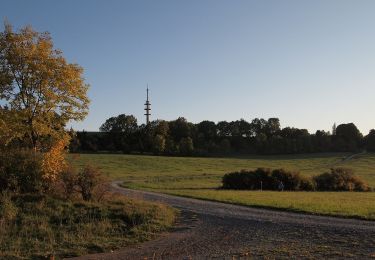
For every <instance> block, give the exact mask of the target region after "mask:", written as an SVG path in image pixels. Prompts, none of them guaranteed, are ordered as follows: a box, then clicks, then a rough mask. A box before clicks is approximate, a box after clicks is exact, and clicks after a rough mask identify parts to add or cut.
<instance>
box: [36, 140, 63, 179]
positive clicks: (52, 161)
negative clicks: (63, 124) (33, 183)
mask: <svg viewBox="0 0 375 260" xmlns="http://www.w3.org/2000/svg"><path fill="white" fill-rule="evenodd" d="M67 140H68V139H60V140H59V141H57V142H56V143H54V145H53V146H52V147H51V149H50V150H49V151H48V152H46V153H45V154H44V155H43V161H42V170H43V178H44V179H45V180H46V181H48V182H53V181H55V180H56V178H57V177H58V175H59V174H60V173H61V172H62V171H63V170H64V169H66V167H67V163H66V161H65V146H66V145H67Z"/></svg>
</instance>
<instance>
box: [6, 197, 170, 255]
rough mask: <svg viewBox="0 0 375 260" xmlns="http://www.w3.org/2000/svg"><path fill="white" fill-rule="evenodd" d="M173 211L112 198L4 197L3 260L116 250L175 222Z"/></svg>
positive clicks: (160, 206)
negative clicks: (83, 199)
mask: <svg viewBox="0 0 375 260" xmlns="http://www.w3.org/2000/svg"><path fill="white" fill-rule="evenodd" d="M173 221H174V210H172V209H171V208H169V207H165V206H163V205H159V204H156V203H146V202H142V201H135V200H129V199H126V198H124V197H122V196H115V197H110V198H109V199H108V200H107V201H104V202H101V203H93V202H92V203H91V202H90V203H89V202H83V201H81V202H79V201H77V202H69V201H64V200H60V199H55V198H52V197H48V196H41V195H22V196H13V198H12V199H10V197H9V196H5V195H0V230H1V232H0V259H47V258H46V256H48V255H55V256H56V257H57V259H60V258H61V257H71V256H79V255H82V254H87V253H96V252H104V251H109V250H113V249H116V248H120V247H123V246H126V245H128V244H132V243H135V242H140V241H144V240H148V239H151V238H153V237H154V236H155V233H156V232H158V231H160V230H163V229H165V228H167V227H168V226H171V225H172V223H173Z"/></svg>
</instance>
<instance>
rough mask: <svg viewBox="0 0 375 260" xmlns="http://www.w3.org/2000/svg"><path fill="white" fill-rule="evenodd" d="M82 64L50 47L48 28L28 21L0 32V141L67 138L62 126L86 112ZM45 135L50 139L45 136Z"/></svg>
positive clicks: (37, 142) (41, 143)
mask: <svg viewBox="0 0 375 260" xmlns="http://www.w3.org/2000/svg"><path fill="white" fill-rule="evenodd" d="M88 87H89V86H88V85H87V84H86V83H85V81H84V78H83V69H82V67H80V66H79V65H77V64H71V63H68V62H67V61H66V60H65V58H64V57H63V56H62V52H61V51H59V50H56V49H54V48H53V42H52V39H51V37H50V34H49V33H47V32H45V33H39V32H36V31H34V30H33V29H32V28H31V27H30V26H26V27H24V28H22V29H20V30H19V31H18V32H14V31H13V29H12V26H11V25H10V24H8V23H5V29H4V31H3V32H1V33H0V144H5V145H6V144H8V143H9V142H10V141H12V140H13V139H15V138H20V139H23V140H27V145H28V146H29V147H30V148H33V149H34V150H35V151H38V150H44V151H47V150H50V149H51V147H52V146H53V145H56V143H57V142H59V141H60V140H67V139H66V138H67V132H66V131H65V129H64V127H65V125H66V124H67V123H68V122H69V121H70V120H83V118H84V117H85V116H86V115H87V112H88V104H89V99H88V97H87V90H88ZM47 140H48V141H47Z"/></svg>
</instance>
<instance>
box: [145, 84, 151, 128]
mask: <svg viewBox="0 0 375 260" xmlns="http://www.w3.org/2000/svg"><path fill="white" fill-rule="evenodd" d="M148 91H149V89H148V84H147V99H146V103H145V111H146V114H145V116H146V124H147V125H148V124H149V123H150V116H151V113H150V111H151V103H150V101H149V100H148Z"/></svg>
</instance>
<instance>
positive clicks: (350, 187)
mask: <svg viewBox="0 0 375 260" xmlns="http://www.w3.org/2000/svg"><path fill="white" fill-rule="evenodd" d="M314 180H315V182H316V185H317V189H318V190H320V191H369V190H370V188H369V186H368V185H367V183H365V182H364V181H363V180H361V179H360V178H359V177H357V176H355V175H354V173H353V171H352V170H351V169H346V168H332V169H331V172H330V173H327V172H326V173H323V174H320V175H318V176H315V177H314Z"/></svg>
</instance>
